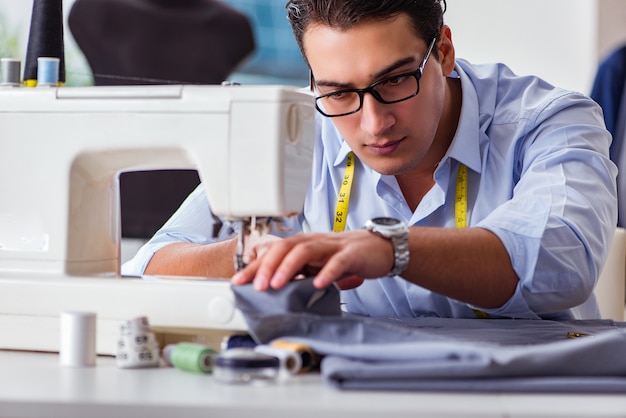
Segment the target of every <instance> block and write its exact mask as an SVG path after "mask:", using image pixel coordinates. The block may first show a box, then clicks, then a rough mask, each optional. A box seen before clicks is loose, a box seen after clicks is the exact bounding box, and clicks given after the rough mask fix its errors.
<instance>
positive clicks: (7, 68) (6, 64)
mask: <svg viewBox="0 0 626 418" xmlns="http://www.w3.org/2000/svg"><path fill="white" fill-rule="evenodd" d="M21 66H22V63H21V61H20V60H18V59H16V58H1V59H0V73H2V79H0V86H3V87H19V85H20V77H21V74H22V70H21Z"/></svg>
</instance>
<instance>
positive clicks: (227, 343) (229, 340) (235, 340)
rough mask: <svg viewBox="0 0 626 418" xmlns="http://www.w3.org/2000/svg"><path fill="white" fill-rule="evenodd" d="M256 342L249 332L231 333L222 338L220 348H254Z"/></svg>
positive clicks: (222, 349)
mask: <svg viewBox="0 0 626 418" xmlns="http://www.w3.org/2000/svg"><path fill="white" fill-rule="evenodd" d="M256 345H257V343H256V342H255V341H254V339H253V338H252V337H251V336H250V335H249V334H233V335H227V336H225V337H224V338H223V339H222V343H221V344H220V350H221V351H226V350H230V349H231V348H239V347H248V348H254V347H256Z"/></svg>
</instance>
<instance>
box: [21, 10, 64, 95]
mask: <svg viewBox="0 0 626 418" xmlns="http://www.w3.org/2000/svg"><path fill="white" fill-rule="evenodd" d="M39 57H56V58H58V59H59V61H60V62H59V70H58V75H57V77H56V78H57V82H61V83H64V82H65V54H64V40H63V0H33V10H32V15H31V21H30V32H29V34H28V45H27V48H26V61H25V63H24V85H26V86H27V87H34V86H36V85H38V84H39V81H38V75H39V74H38V73H39V70H38V66H39V65H38V60H37V59H38V58H39Z"/></svg>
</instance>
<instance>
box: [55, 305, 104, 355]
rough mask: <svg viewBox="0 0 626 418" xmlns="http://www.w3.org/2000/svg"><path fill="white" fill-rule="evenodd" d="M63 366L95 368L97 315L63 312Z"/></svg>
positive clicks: (61, 348) (60, 350) (61, 353)
mask: <svg viewBox="0 0 626 418" xmlns="http://www.w3.org/2000/svg"><path fill="white" fill-rule="evenodd" d="M59 355H60V363H61V366H66V367H94V366H95V365H96V314H95V313H94V312H81V311H66V312H61V344H60V348H59Z"/></svg>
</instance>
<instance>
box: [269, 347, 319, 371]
mask: <svg viewBox="0 0 626 418" xmlns="http://www.w3.org/2000/svg"><path fill="white" fill-rule="evenodd" d="M270 346H271V347H274V348H280V349H283V350H287V351H291V352H293V353H296V354H297V355H298V356H299V357H300V360H301V368H300V371H301V372H307V371H309V370H312V369H314V368H315V367H317V366H318V365H319V361H320V358H319V356H318V355H317V354H316V353H315V352H314V351H313V350H312V349H311V347H309V346H308V345H305V344H301V343H296V342H292V341H286V340H274V341H272V343H271V344H270Z"/></svg>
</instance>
